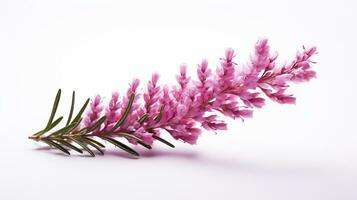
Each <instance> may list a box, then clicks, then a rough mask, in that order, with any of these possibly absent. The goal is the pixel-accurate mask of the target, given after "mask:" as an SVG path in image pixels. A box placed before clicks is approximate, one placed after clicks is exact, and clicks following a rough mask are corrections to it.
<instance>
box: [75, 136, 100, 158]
mask: <svg viewBox="0 0 357 200" xmlns="http://www.w3.org/2000/svg"><path fill="white" fill-rule="evenodd" d="M71 139H72V140H73V142H75V143H77V144H78V145H79V146H81V147H82V148H83V149H84V150H86V151H87V152H88V153H89V154H90V155H91V156H92V157H95V154H94V153H93V151H92V150H90V148H88V147H87V145H86V144H84V143H83V142H82V141H80V140H78V139H76V138H71Z"/></svg>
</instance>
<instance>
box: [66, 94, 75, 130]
mask: <svg viewBox="0 0 357 200" xmlns="http://www.w3.org/2000/svg"><path fill="white" fill-rule="evenodd" d="M75 95H76V92H75V91H73V92H72V102H71V109H70V110H69V115H68V119H67V123H66V125H67V126H68V124H69V123H70V122H71V120H72V115H73V110H74V101H75V98H76V97H75Z"/></svg>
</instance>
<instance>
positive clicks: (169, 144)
mask: <svg viewBox="0 0 357 200" xmlns="http://www.w3.org/2000/svg"><path fill="white" fill-rule="evenodd" d="M152 137H153V138H154V139H156V140H158V141H160V142H162V143H164V144H166V145H168V146H170V147H172V148H175V145H173V144H171V143H170V142H168V141H166V140H164V139H162V138H161V137H159V136H156V135H153V136H152Z"/></svg>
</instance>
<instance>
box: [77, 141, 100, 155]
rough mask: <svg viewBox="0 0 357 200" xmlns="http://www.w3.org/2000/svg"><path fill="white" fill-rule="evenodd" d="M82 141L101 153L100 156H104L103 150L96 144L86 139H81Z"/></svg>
mask: <svg viewBox="0 0 357 200" xmlns="http://www.w3.org/2000/svg"><path fill="white" fill-rule="evenodd" d="M81 141H82V142H83V143H85V144H87V145H90V146H92V147H94V148H95V149H97V150H98V151H99V152H100V154H102V155H104V152H103V151H102V149H101V148H100V147H99V146H97V145H96V144H95V143H93V142H92V141H90V140H88V139H87V138H85V137H83V138H81Z"/></svg>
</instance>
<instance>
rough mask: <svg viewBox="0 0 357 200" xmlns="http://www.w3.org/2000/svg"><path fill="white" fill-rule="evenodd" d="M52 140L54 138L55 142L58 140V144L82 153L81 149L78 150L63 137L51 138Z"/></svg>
mask: <svg viewBox="0 0 357 200" xmlns="http://www.w3.org/2000/svg"><path fill="white" fill-rule="evenodd" d="M53 140H56V141H57V142H59V143H60V144H62V145H64V146H66V147H68V148H70V149H73V150H75V151H77V152H78V153H83V151H82V150H80V149H79V148H78V147H76V146H74V145H73V144H71V143H69V142H67V141H65V140H64V139H60V138H53Z"/></svg>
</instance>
